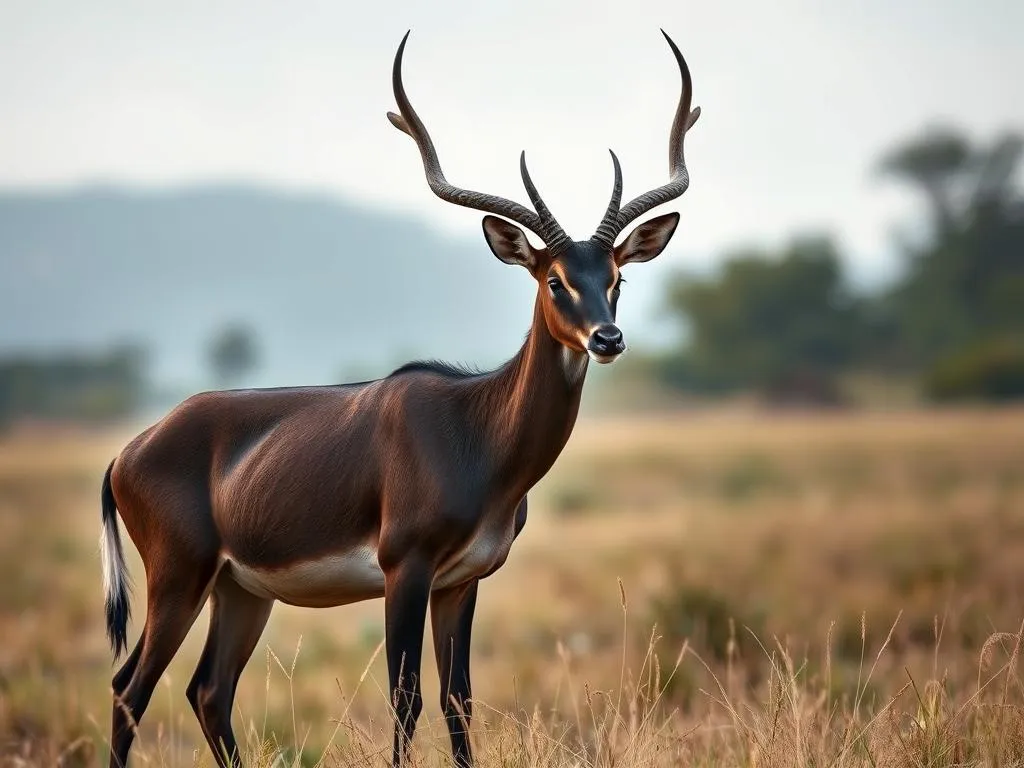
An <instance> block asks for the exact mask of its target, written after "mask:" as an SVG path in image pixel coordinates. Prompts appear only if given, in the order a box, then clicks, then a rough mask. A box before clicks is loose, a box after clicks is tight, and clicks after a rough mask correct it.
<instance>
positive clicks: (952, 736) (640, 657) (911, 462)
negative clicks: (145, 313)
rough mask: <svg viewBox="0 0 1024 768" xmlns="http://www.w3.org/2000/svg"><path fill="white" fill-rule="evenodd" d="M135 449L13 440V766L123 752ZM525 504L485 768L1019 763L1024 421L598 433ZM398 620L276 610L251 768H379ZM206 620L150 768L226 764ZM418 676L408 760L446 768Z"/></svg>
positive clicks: (482, 651) (9, 673)
mask: <svg viewBox="0 0 1024 768" xmlns="http://www.w3.org/2000/svg"><path fill="white" fill-rule="evenodd" d="M124 437H125V435H110V434H104V435H91V436H83V435H52V434H51V435H45V436H35V437H33V436H31V435H22V436H18V437H16V438H12V439H9V440H7V441H5V442H0V631H2V632H3V637H4V642H3V643H2V644H0V765H54V764H62V765H97V764H100V763H101V762H103V760H104V759H105V746H104V740H105V737H106V735H107V733H106V732H107V728H108V722H109V721H108V718H109V708H110V704H109V693H108V692H109V679H110V675H111V664H110V654H109V651H108V650H107V648H106V645H105V641H104V638H103V635H102V615H101V614H102V611H101V595H100V578H99V571H98V558H97V555H96V547H95V541H96V537H97V535H98V531H99V504H98V485H99V476H100V473H101V472H102V469H103V468H104V467H105V465H106V462H107V461H108V460H109V458H110V457H111V456H112V455H113V454H114V453H115V452H116V450H117V448H118V446H119V445H120V444H122V443H123V440H124ZM530 513H531V519H530V523H529V525H528V526H527V528H526V530H525V532H524V534H523V536H522V537H521V540H520V541H519V542H517V544H516V547H515V549H514V550H513V554H512V556H511V558H510V561H509V563H508V564H507V565H506V567H505V568H504V569H502V570H501V571H500V572H499V573H498V574H496V575H495V576H493V577H492V578H490V579H488V580H487V581H486V582H484V585H483V587H482V589H481V599H480V605H479V608H478V611H477V615H478V619H477V629H476V632H475V638H474V640H475V643H474V683H475V692H476V694H477V696H478V697H479V701H478V702H477V704H476V719H475V722H474V740H475V744H476V750H477V754H478V758H479V760H478V762H479V763H480V764H481V765H482V766H484V768H488V767H489V766H523V768H526V767H527V766H538V768H540V767H544V768H547V767H548V766H608V767H609V768H610V767H611V766H626V765H630V766H631V765H638V766H652V767H654V766H658V767H660V766H675V765H680V764H686V765H707V766H727V765H728V766H732V765H744V766H774V765H779V766H783V765H786V766H789V765H794V766H811V765H813V766H862V765H863V766H872V765H887V766H890V765H891V766H904V765H920V766H954V765H993V766H995V765H999V766H1009V765H1022V764H1024V688H1022V685H1021V677H1020V674H1019V660H1018V657H1019V655H1020V645H1021V637H1022V635H1021V627H1022V624H1021V622H1022V619H1024V608H1022V605H1024V604H1022V601H1021V592H1022V586H1021V585H1022V584H1024V579H1022V576H1024V411H1019V410H1016V411H1015V410H1001V411H976V412H969V411H960V412H943V413H901V414H874V415H863V414H862V415H834V416H827V417H826V416H813V417H812V416H807V415H776V416H765V415H756V414H750V413H747V414H723V413H716V414H701V415H695V414H674V415H664V414H662V415H657V416H645V417H643V418H630V419H623V420H620V421H608V420H605V421H590V422H587V423H584V424H581V425H580V426H579V427H578V429H577V432H576V434H575V435H574V437H573V439H572V441H571V442H570V446H569V448H568V449H567V451H566V454H565V455H564V456H563V458H562V459H561V460H560V462H559V464H558V465H556V467H555V469H554V470H553V472H552V474H551V475H550V476H549V478H548V479H547V480H546V481H545V482H544V483H543V484H542V486H541V487H540V488H538V489H537V492H536V493H535V494H533V496H532V498H531V510H530ZM131 567H132V572H133V574H134V576H135V578H136V580H137V581H138V580H141V579H142V578H143V572H142V569H141V566H140V564H139V562H138V560H137V559H134V558H133V559H132V560H131ZM619 579H621V582H622V585H623V587H624V590H623V592H621V593H620V584H619ZM623 595H624V596H625V597H623ZM626 598H628V600H627V599H626ZM137 602H138V603H141V602H142V601H141V600H140V599H137ZM143 611H144V606H143V605H141V604H137V605H136V616H137V617H141V616H142V615H143ZM381 613H382V610H381V604H380V603H379V601H373V602H368V603H364V604H360V605H355V606H348V607H345V608H339V609H332V610H323V611H312V610H302V609H294V608H289V607H287V606H279V607H277V608H276V609H275V612H274V615H273V617H272V618H271V622H270V625H269V627H268V629H267V632H266V633H265V635H264V645H263V647H262V649H261V650H259V651H257V654H256V655H255V656H254V658H253V661H252V662H251V663H250V665H249V667H248V669H247V671H246V674H245V675H244V676H243V680H242V684H241V686H240V690H239V696H238V705H237V712H236V727H237V729H238V731H239V733H240V736H241V735H242V732H243V731H244V737H243V739H242V740H243V741H244V743H245V744H246V745H247V749H248V751H249V753H250V755H249V757H250V762H251V763H253V764H256V765H264V766H271V765H293V764H294V765H318V764H321V765H325V766H333V765H364V764H367V763H368V762H369V763H371V764H383V763H384V762H386V756H387V755H388V753H389V751H390V723H389V721H388V712H387V706H386V699H387V697H386V696H385V695H384V689H385V688H386V680H387V676H386V673H385V669H384V664H383V660H382V658H381V656H380V654H379V653H376V650H377V649H378V647H379V643H380V640H381V637H382V623H381V618H382V617H381ZM205 621H206V620H205V615H204V617H202V618H201V619H200V620H199V621H198V622H197V626H196V627H195V628H194V629H193V631H192V633H191V634H190V636H189V639H188V640H187V641H186V644H185V646H184V647H183V649H182V651H181V652H180V653H179V655H178V658H176V659H175V662H174V663H173V664H172V665H171V668H170V669H169V670H168V673H167V675H166V676H165V679H164V684H163V685H162V687H161V689H160V690H158V692H157V695H156V696H155V697H154V701H153V704H152V706H151V708H150V711H149V713H148V714H147V716H146V719H145V721H144V722H143V725H142V728H141V732H140V739H139V742H138V745H137V746H138V751H137V752H136V764H139V765H155V766H164V765H166V766H178V765H192V764H194V762H195V761H196V760H198V761H199V763H200V764H204V765H212V758H211V756H210V755H209V754H208V753H207V752H206V750H205V747H204V746H203V742H202V739H201V735H200V732H199V730H198V727H197V726H196V724H195V723H194V720H193V717H192V714H191V711H190V710H189V708H188V705H187V703H186V702H185V699H184V687H185V684H186V683H187V681H188V679H189V677H190V676H191V672H192V667H193V666H194V664H195V661H196V659H197V657H198V651H199V647H200V645H201V643H202V639H203V637H204V635H205ZM140 626H141V619H140V618H137V619H136V622H135V623H134V624H133V627H132V629H133V630H134V631H135V632H137V631H138V629H139V627H140ZM428 645H429V641H428ZM431 657H432V655H431V652H430V651H429V649H426V652H425V654H424V658H425V659H429V658H431ZM425 677H426V679H425V696H426V698H427V708H426V710H425V712H424V718H423V720H421V726H420V730H419V733H418V735H417V743H416V758H417V761H418V763H419V764H422V765H447V764H448V745H447V735H446V733H445V730H444V725H443V722H442V720H441V718H440V717H439V712H438V708H437V704H436V697H437V690H438V688H437V681H436V678H435V676H434V675H433V674H431V673H429V672H428V673H427V674H426V675H425ZM299 753H301V754H299ZM104 764H105V763H104Z"/></svg>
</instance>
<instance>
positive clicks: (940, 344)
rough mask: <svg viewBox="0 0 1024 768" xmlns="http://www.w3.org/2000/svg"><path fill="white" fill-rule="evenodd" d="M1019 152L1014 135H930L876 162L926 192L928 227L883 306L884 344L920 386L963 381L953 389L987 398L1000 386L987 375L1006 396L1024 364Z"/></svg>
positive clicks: (1022, 145)
mask: <svg viewBox="0 0 1024 768" xmlns="http://www.w3.org/2000/svg"><path fill="white" fill-rule="evenodd" d="M1022 151H1024V140H1022V138H1021V136H1019V135H1018V134H1014V133H1007V134H1004V135H1002V136H999V137H997V138H996V139H995V140H994V141H992V142H991V143H990V144H988V145H979V146H975V145H972V144H971V143H970V142H969V141H968V140H967V139H966V138H964V137H963V136H962V135H960V134H958V133H956V132H954V131H951V130H948V129H946V130H942V131H936V130H933V131H931V132H929V133H926V134H924V135H922V136H920V137H918V138H915V139H911V140H909V141H907V142H904V143H903V144H902V145H900V146H899V147H897V148H896V149H895V150H894V151H893V152H891V153H890V154H889V155H887V156H886V158H885V159H884V161H883V163H882V169H883V171H884V172H885V173H887V174H889V175H891V176H893V177H895V178H896V179H898V180H900V181H903V182H904V183H906V184H909V185H910V186H911V187H913V188H914V189H915V190H916V191H917V192H919V193H920V194H921V195H922V197H923V198H924V199H925V201H926V204H927V205H928V207H929V209H930V218H931V220H932V222H933V226H932V227H931V228H930V230H929V231H928V232H927V234H926V236H925V238H924V239H923V242H921V243H920V244H919V245H912V246H907V247H905V253H904V258H905V265H906V272H905V275H904V277H903V279H902V280H900V281H899V282H898V283H897V284H896V285H895V286H894V287H893V288H892V290H891V291H889V293H888V295H887V296H886V297H884V299H883V301H884V303H885V304H886V305H887V307H888V309H889V312H890V313H891V317H892V319H893V320H894V321H895V322H894V325H895V329H896V330H897V332H896V333H894V334H892V336H891V337H890V343H891V344H894V345H896V347H897V348H898V351H899V355H898V356H899V357H902V359H903V360H904V361H905V363H906V364H908V365H910V366H913V367H916V368H918V369H921V370H922V371H924V375H925V379H926V381H932V382H934V381H939V380H941V381H946V382H949V381H951V380H956V381H958V382H960V383H959V385H958V386H957V387H955V388H953V390H956V391H957V392H963V393H966V392H968V391H970V390H971V389H972V388H974V389H977V392H978V394H979V395H984V392H986V391H988V389H990V388H991V386H996V385H991V384H984V383H982V382H981V379H986V378H988V377H991V376H997V377H1000V381H1002V382H1004V383H1001V384H999V385H997V386H996V389H999V390H1003V389H1005V388H1006V386H1007V385H1006V384H1005V381H1008V380H1017V379H1016V378H1015V375H1010V376H1009V378H1008V379H1007V378H1005V376H1004V374H1001V373H999V371H1001V370H1003V366H1004V365H1009V366H1011V368H1012V369H1013V370H1019V367H1020V365H1022V364H1024V357H1020V356H1021V355H1024V352H1020V351H1018V352H1014V351H1013V350H1015V349H1016V350H1021V349H1024V197H1022V195H1021V192H1020V190H1019V188H1018V187H1016V186H1015V183H1014V182H1015V179H1016V177H1017V171H1018V169H1019V167H1020V160H1021V155H1022ZM993 350H997V351H993ZM964 368H971V369H975V372H974V374H971V373H970V372H969V371H967V370H964ZM972 376H976V377H981V379H979V381H978V384H977V386H976V387H972V385H969V384H968V381H969V380H970V379H971V378H972ZM940 389H941V390H942V391H945V392H949V391H952V390H951V389H950V387H948V386H942V387H940ZM1020 394H1024V390H1022V391H1021V392H1020Z"/></svg>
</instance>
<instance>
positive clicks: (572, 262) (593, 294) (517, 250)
mask: <svg viewBox="0 0 1024 768" xmlns="http://www.w3.org/2000/svg"><path fill="white" fill-rule="evenodd" d="M678 223H679V214H677V213H670V214H667V215H665V216H659V217H658V218H655V219H651V220H650V221H648V222H644V223H643V224H640V225H639V226H638V227H636V229H634V230H633V231H632V232H631V233H630V234H629V236H628V237H627V238H626V239H625V240H624V241H623V242H622V243H621V244H620V245H618V246H616V247H614V248H609V247H608V246H607V245H606V244H604V243H602V242H600V241H597V240H593V239H592V240H587V241H583V242H569V243H567V244H565V245H564V246H563V248H562V249H561V250H560V251H559V252H557V253H555V254H552V253H551V249H550V248H544V249H537V248H534V247H533V246H532V245H530V243H529V241H528V240H527V238H526V234H525V233H524V232H523V230H521V229H520V228H519V227H517V226H516V225H514V224H512V223H510V222H507V221H505V220H504V219H499V218H497V217H494V216H487V217H485V218H484V222H483V227H484V237H485V238H486V239H487V243H488V245H490V247H491V250H492V251H494V254H495V255H496V256H497V257H498V258H499V259H501V260H502V261H504V262H505V263H506V264H518V265H520V266H523V267H526V268H527V269H529V270H530V272H531V274H532V275H533V276H534V278H535V279H536V280H537V283H538V286H537V290H538V294H537V296H538V301H539V302H540V304H541V307H542V308H543V312H544V319H545V321H546V323H547V327H548V331H549V332H550V333H551V335H552V336H553V337H554V338H555V339H557V340H558V341H559V342H560V343H561V344H563V345H564V346H565V347H567V348H569V349H572V350H574V351H576V352H586V353H587V354H588V355H590V358H591V359H592V360H595V361H597V362H599V363H611V362H614V361H615V360H616V359H618V356H619V355H620V354H622V353H623V352H624V351H625V349H626V342H625V340H624V339H623V336H622V331H621V330H619V328H618V326H617V325H615V311H616V307H617V305H618V302H619V294H620V292H621V289H622V283H623V279H622V272H621V267H622V266H624V265H625V264H629V263H631V262H641V261H650V260H651V259H653V258H654V257H655V256H657V255H658V254H659V253H661V252H662V251H663V250H664V249H665V246H666V245H668V242H669V240H670V239H671V237H672V234H673V233H674V232H675V229H676V225H677V224H678Z"/></svg>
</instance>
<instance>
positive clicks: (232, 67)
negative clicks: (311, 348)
mask: <svg viewBox="0 0 1024 768" xmlns="http://www.w3.org/2000/svg"><path fill="white" fill-rule="evenodd" d="M662 26H663V27H664V28H665V29H666V30H667V31H668V32H669V33H670V34H671V35H672V36H673V37H674V39H675V40H676V42H677V43H678V44H679V46H680V47H681V49H682V50H683V53H684V54H685V55H686V56H687V59H688V61H689V62H690V66H691V69H692V71H693V77H694V83H695V103H696V104H699V105H700V106H701V107H702V109H703V116H702V118H701V120H700V122H699V123H698V125H697V126H696V128H695V129H694V131H693V132H692V133H691V134H690V136H689V137H688V139H687V159H688V161H689V162H688V165H689V167H690V170H691V176H692V184H691V187H690V191H689V192H688V193H687V195H686V197H685V198H684V200H683V201H681V202H680V203H679V204H678V210H680V212H681V213H682V215H683V219H682V224H681V227H680V230H679V234H678V235H677V236H676V237H677V241H676V243H675V244H674V246H673V248H672V252H671V254H670V255H669V256H667V257H666V258H667V260H675V261H676V262H677V263H679V264H682V263H684V262H685V263H693V264H697V265H700V264H705V263H707V260H708V259H710V258H712V257H713V256H714V255H715V254H716V253H718V252H720V251H721V249H722V248H723V247H726V246H728V245H733V244H738V243H745V242H752V241H768V242H773V241H777V240H778V239H780V238H782V237H784V236H785V235H787V234H789V233H791V232H793V231H794V230H797V229H801V228H809V227H827V228H829V229H832V230H833V231H835V232H836V233H837V234H839V235H840V236H841V237H842V238H843V240H844V242H845V243H846V245H847V246H848V248H849V250H850V252H851V253H852V254H853V256H854V262H855V269H856V271H857V273H858V274H859V275H861V276H862V277H863V276H871V275H872V274H874V275H877V274H881V273H884V271H885V270H886V269H887V268H889V266H890V265H891V260H890V256H889V255H888V252H889V250H890V245H889V242H890V240H889V238H890V233H891V229H892V227H893V226H894V225H896V224H897V223H900V222H906V221H907V220H908V219H909V217H910V216H911V215H912V214H913V212H914V208H913V206H912V203H913V199H912V198H911V197H910V196H909V195H908V194H907V193H905V192H904V191H903V190H901V189H899V188H898V187H896V186H894V185H892V184H890V183H886V182H884V181H881V180H879V179H878V178H877V177H876V176H874V175H873V174H872V173H871V168H872V165H873V164H874V162H875V160H876V159H877V157H878V156H879V154H880V153H881V152H882V151H883V150H885V149H886V148H888V147H889V146H891V145H892V143H893V142H894V141H895V140H897V139H900V138H902V137H905V136H907V135H910V134H913V133H914V132H916V131H918V130H919V129H921V128H923V127H924V126H926V125H928V124H930V123H933V122H936V121H948V122H951V123H954V124H956V125H958V126H962V127H963V128H964V129H966V130H967V131H969V132H970V134H971V135H972V136H974V137H976V138H978V139H981V140H986V139H988V138H990V137H991V136H992V135H994V134H995V133H996V132H997V131H999V130H1001V129H1005V128H1008V127H1011V126H1017V127H1024V86H1022V85H1021V79H1020V73H1022V72H1024V45H1022V44H1021V42H1020V33H1021V30H1024V3H1021V2H1019V0H1017V1H1016V2H1014V1H1011V0H955V1H954V0H857V1H856V2H852V1H851V2H839V1H838V0H833V1H830V2H825V1H822V0H818V1H816V2H810V1H808V2H799V1H797V0H774V2H754V1H753V0H747V1H746V2H708V1H707V0H705V1H704V2H699V3H698V2H679V0H672V1H671V2H668V1H666V2H637V1H636V0H633V1H632V2H628V3H626V2H620V3H599V2H575V1H574V2H550V1H549V0H518V1H517V2H515V3H507V2H506V3H501V4H496V3H482V2H453V1H452V0H443V1H440V2H438V1H435V2H430V3H425V2H423V3H413V2H409V1H408V0H388V2H369V3H365V2H360V3H351V2H340V1H339V0H333V1H331V2H291V3H285V2H256V1H255V0H245V2H240V1H237V0H218V2H215V3H211V2H192V1H191V0H188V1H185V0H179V2H175V3H160V4H157V3H147V4H143V3H137V2H130V3H128V2H114V1H113V0H104V2H102V3H86V2H81V0H65V1H63V2H57V1H47V0H31V1H30V2H11V0H2V2H0V109H2V113H0V185H2V186H21V185H40V184H43V185H62V186H63V185H69V184H78V183H82V182H95V181H110V182H132V183H144V184H152V183H159V184H165V183H180V182H192V181H201V180H207V179H224V178H230V179H235V180H255V181H262V182H267V183H272V184H287V185H292V186H296V187H313V188H317V189H324V190H328V191H333V192H337V193H340V194H342V195H345V196H348V197H353V198H360V199H362V200H366V201H370V202H373V203H375V204H380V205H385V206H393V207H400V208H403V209H406V210H410V211H413V212H415V213H416V214H417V215H419V216H422V217H424V218H428V219H431V220H433V221H435V222H437V223H438V225H439V226H443V227H445V228H450V229H454V230H456V231H459V232H465V233H467V234H470V235H471V236H478V235H477V233H478V232H479V218H480V217H479V215H478V214H476V213H473V212H469V211H465V210H462V209H456V208H454V207H452V206H449V205H445V204H442V203H440V202H439V201H437V200H436V199H435V198H434V197H433V196H432V194H431V193H430V192H429V190H428V189H427V187H426V184H425V183H424V180H423V176H422V171H421V166H420V165H419V157H418V154H417V152H416V149H415V147H414V145H413V143H412V141H411V140H410V139H408V138H407V137H406V136H404V135H402V134H400V133H399V132H398V131H396V130H395V129H393V128H392V127H391V126H390V124H389V123H388V122H387V120H386V118H385V112H386V111H387V110H389V109H393V108H394V104H393V99H392V95H391V86H390V70H391V61H392V57H393V56H394V52H395V48H396V46H397V44H398V42H399V40H400V38H401V36H402V34H403V33H404V32H405V30H406V29H407V28H410V27H411V28H412V29H413V34H412V37H411V39H410V43H409V47H408V50H407V54H406V72H407V76H406V85H407V88H408V90H409V93H410V96H411V98H412V100H413V103H414V104H415V105H416V106H417V107H418V109H419V111H420V114H421V116H422V117H423V118H424V120H425V121H426V123H427V125H428V127H429V129H430V131H431V133H432V134H433V137H434V140H435V143H436V145H437V147H438V151H439V153H440V156H441V160H442V162H443V164H444V167H445V170H446V173H447V175H448V177H449V179H450V180H451V181H452V182H453V183H455V184H460V185H464V186H468V187H470V188H475V189H482V190H485V191H491V192H495V193H499V194H503V195H505V196H509V197H514V198H517V199H521V200H525V197H526V196H525V193H524V192H523V190H522V187H521V184H520V182H519V178H518V167H517V159H518V154H519V151H520V150H521V149H526V150H527V155H528V157H529V160H530V167H531V170H532V172H533V175H534V179H535V180H536V182H537V184H538V186H539V187H540V189H541V191H542V193H543V194H544V196H545V198H546V200H547V201H548V203H549V206H550V207H551V209H552V210H553V212H554V213H555V215H556V216H557V217H558V218H559V219H560V221H561V222H562V224H563V226H564V227H565V228H566V229H567V230H568V231H569V233H570V234H573V235H575V236H576V237H584V236H588V235H589V234H590V233H591V232H592V230H593V227H594V226H595V224H596V223H597V221H598V219H599V218H600V216H601V214H602V212H603V210H604V207H605V205H606V203H607V199H608V193H609V187H610V184H611V163H610V161H609V158H608V154H607V148H608V147H612V148H614V149H615V150H616V152H617V153H618V155H619V157H620V158H621V160H622V163H623V169H624V175H625V182H626V195H627V197H631V196H632V195H634V194H637V193H638V192H640V191H643V190H644V189H647V188H650V187H653V186H656V185H658V184H661V183H662V182H663V181H664V180H665V179H666V177H667V162H666V147H667V136H668V129H669V124H670V121H671V116H672V114H673V110H674V108H675V103H676V99H677V96H678V87H679V86H678V72H677V70H676V67H675V65H674V62H673V60H672V56H671V54H670V52H669V50H668V47H667V46H666V45H665V43H664V41H663V40H662V38H661V36H660V34H659V33H658V28H659V27H662ZM672 209H673V208H671V207H669V206H666V207H665V209H664V210H666V211H667V210H672ZM481 246H482V243H481ZM482 247H483V246H482ZM482 255H483V254H482Z"/></svg>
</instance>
